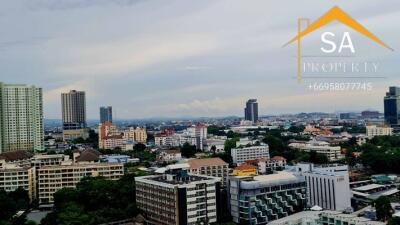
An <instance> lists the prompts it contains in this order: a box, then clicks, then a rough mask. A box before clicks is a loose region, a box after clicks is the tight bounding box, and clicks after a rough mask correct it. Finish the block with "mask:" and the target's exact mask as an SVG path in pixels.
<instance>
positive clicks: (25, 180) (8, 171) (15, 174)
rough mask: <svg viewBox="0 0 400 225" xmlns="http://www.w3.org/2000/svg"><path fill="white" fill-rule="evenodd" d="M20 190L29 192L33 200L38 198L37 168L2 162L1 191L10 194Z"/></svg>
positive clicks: (0, 170)
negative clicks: (36, 185) (36, 188)
mask: <svg viewBox="0 0 400 225" xmlns="http://www.w3.org/2000/svg"><path fill="white" fill-rule="evenodd" d="M18 188H23V189H24V190H26V191H28V194H29V198H30V199H31V200H33V199H34V198H35V197H36V193H35V191H36V190H35V168H33V167H24V166H19V165H17V164H13V163H6V162H5V160H0V189H3V190H5V191H6V192H10V191H15V190H16V189H18Z"/></svg>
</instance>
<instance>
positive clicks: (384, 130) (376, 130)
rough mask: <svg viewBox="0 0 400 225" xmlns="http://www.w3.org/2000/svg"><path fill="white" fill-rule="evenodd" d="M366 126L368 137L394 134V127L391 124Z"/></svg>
mask: <svg viewBox="0 0 400 225" xmlns="http://www.w3.org/2000/svg"><path fill="white" fill-rule="evenodd" d="M365 128H366V135H367V137H368V138H373V137H375V136H390V135H392V134H393V128H392V127H389V126H376V125H369V126H366V127H365Z"/></svg>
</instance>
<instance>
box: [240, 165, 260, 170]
mask: <svg viewBox="0 0 400 225" xmlns="http://www.w3.org/2000/svg"><path fill="white" fill-rule="evenodd" d="M255 169H257V167H255V166H253V165H248V164H242V165H240V166H238V167H236V168H235V170H255Z"/></svg>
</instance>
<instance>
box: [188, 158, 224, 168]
mask: <svg viewBox="0 0 400 225" xmlns="http://www.w3.org/2000/svg"><path fill="white" fill-rule="evenodd" d="M188 164H189V166H190V169H196V168H200V167H204V166H225V165H228V163H226V162H225V161H224V160H222V159H220V158H218V157H216V158H205V159H190V160H189V161H188Z"/></svg>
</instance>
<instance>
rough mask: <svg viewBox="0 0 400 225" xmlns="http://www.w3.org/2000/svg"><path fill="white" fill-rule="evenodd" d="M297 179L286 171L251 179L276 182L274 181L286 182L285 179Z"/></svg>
mask: <svg viewBox="0 0 400 225" xmlns="http://www.w3.org/2000/svg"><path fill="white" fill-rule="evenodd" d="M296 178H297V177H296V176H295V175H294V174H293V173H289V172H286V171H280V172H278V173H274V174H269V175H259V176H254V177H253V179H254V180H256V181H276V180H286V179H296Z"/></svg>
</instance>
